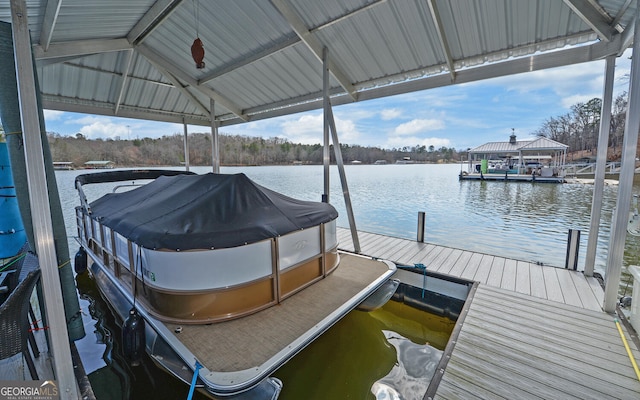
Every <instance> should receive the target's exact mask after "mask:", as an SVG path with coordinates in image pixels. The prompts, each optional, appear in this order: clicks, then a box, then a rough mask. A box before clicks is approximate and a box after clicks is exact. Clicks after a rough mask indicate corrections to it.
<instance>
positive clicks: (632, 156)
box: [604, 8, 640, 313]
mask: <svg viewBox="0 0 640 400" xmlns="http://www.w3.org/2000/svg"><path fill="white" fill-rule="evenodd" d="M635 20H636V26H637V25H638V24H639V23H640V22H638V21H639V20H640V8H636V13H635ZM633 52H634V53H635V54H638V52H640V31H639V30H637V29H636V32H635V35H634V40H633ZM638 83H640V59H639V58H638V57H633V58H632V59H631V73H630V74H629V105H628V107H627V109H628V110H638V109H640V88H638ZM638 130H640V113H637V112H627V119H626V121H625V124H624V139H623V144H622V163H621V165H620V175H619V178H618V179H619V184H618V196H617V198H616V208H614V212H613V217H612V221H611V236H610V238H609V251H608V252H607V272H606V276H605V281H606V282H605V288H604V311H605V312H608V313H613V312H615V311H616V304H617V303H618V290H619V288H620V273H621V271H622V261H623V256H624V244H625V240H626V238H627V224H628V223H629V210H630V209H631V204H630V203H631V196H632V194H633V176H634V174H635V164H636V150H637V147H638Z"/></svg>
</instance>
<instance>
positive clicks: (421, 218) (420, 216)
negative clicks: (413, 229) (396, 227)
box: [417, 211, 425, 243]
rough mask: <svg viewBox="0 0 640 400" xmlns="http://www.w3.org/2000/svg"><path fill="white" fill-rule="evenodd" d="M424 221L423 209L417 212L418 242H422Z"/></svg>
mask: <svg viewBox="0 0 640 400" xmlns="http://www.w3.org/2000/svg"><path fill="white" fill-rule="evenodd" d="M424 223H425V213H424V211H419V212H418V238H417V240H418V242H420V243H424Z"/></svg>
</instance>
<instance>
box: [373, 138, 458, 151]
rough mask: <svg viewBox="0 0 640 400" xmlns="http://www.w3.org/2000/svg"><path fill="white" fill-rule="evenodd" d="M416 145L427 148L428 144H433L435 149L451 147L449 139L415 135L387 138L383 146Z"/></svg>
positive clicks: (400, 146)
mask: <svg viewBox="0 0 640 400" xmlns="http://www.w3.org/2000/svg"><path fill="white" fill-rule="evenodd" d="M417 145H422V146H426V147H427V148H429V146H433V147H435V148H436V149H439V148H441V147H451V140H449V139H447V138H438V137H432V138H420V137H417V136H402V137H401V136H395V137H390V138H388V140H387V142H386V143H385V145H384V146H383V147H385V148H388V149H390V148H402V147H404V146H409V147H413V146H417Z"/></svg>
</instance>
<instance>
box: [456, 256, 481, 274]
mask: <svg viewBox="0 0 640 400" xmlns="http://www.w3.org/2000/svg"><path fill="white" fill-rule="evenodd" d="M483 256H484V255H483V254H480V253H473V255H472V256H471V258H470V259H469V262H468V263H467V266H466V267H465V268H464V270H463V271H462V273H461V274H460V277H461V278H463V279H468V280H470V281H472V280H473V277H474V276H475V275H476V271H477V270H478V267H479V266H480V262H481V261H482V257H483Z"/></svg>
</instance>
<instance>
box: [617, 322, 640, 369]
mask: <svg viewBox="0 0 640 400" xmlns="http://www.w3.org/2000/svg"><path fill="white" fill-rule="evenodd" d="M613 320H614V321H615V322H616V326H617V327H618V333H620V337H621V338H622V343H623V344H624V348H625V349H626V350H627V355H628V356H629V360H631V365H633V370H634V371H635V372H636V377H637V378H638V380H639V381H640V369H638V364H637V363H636V359H635V358H634V357H633V353H631V349H630V348H629V344H628V343H627V338H626V337H625V336H624V332H622V327H621V326H620V321H619V320H618V318H614V319H613Z"/></svg>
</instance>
